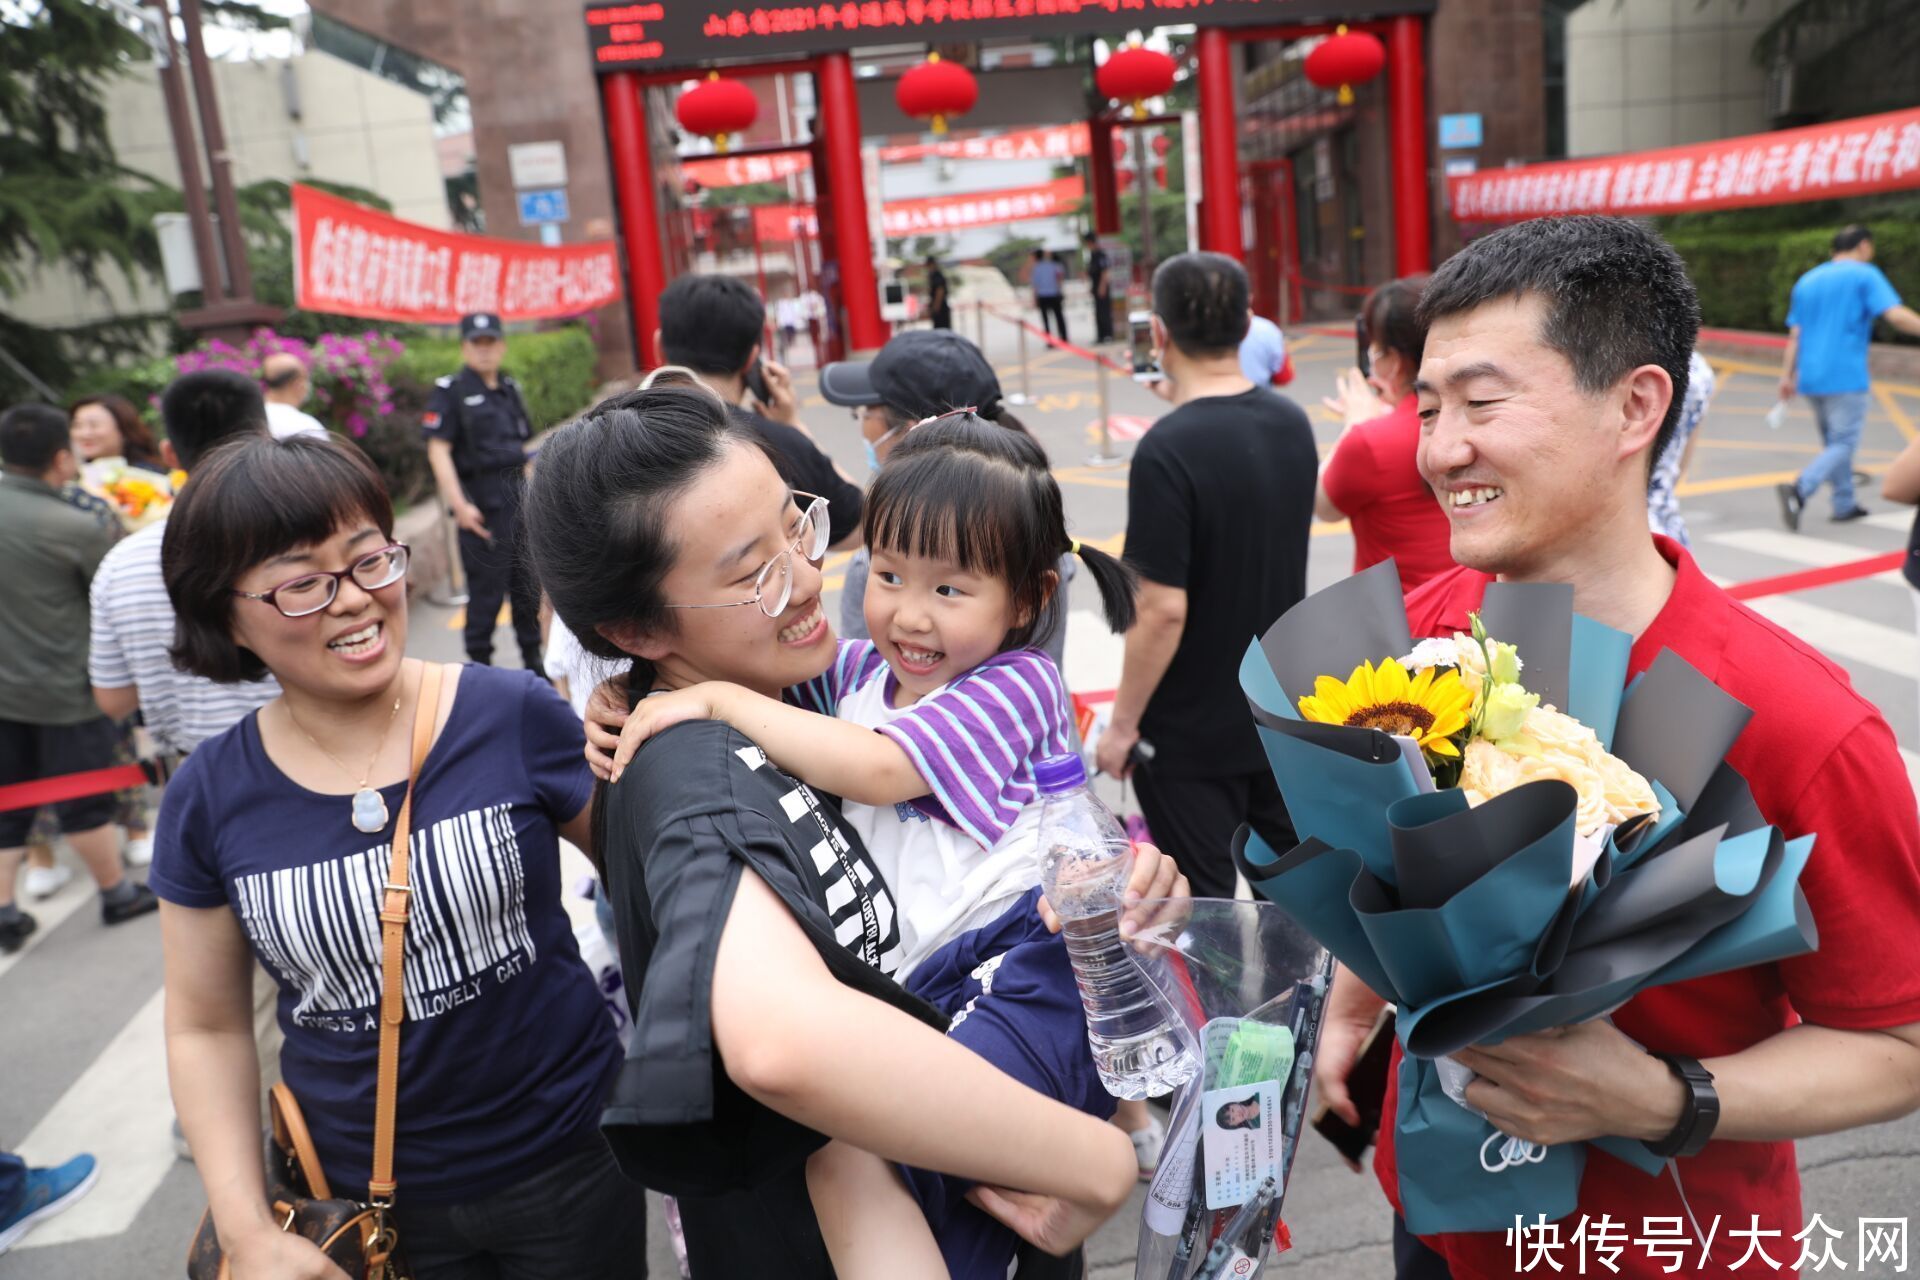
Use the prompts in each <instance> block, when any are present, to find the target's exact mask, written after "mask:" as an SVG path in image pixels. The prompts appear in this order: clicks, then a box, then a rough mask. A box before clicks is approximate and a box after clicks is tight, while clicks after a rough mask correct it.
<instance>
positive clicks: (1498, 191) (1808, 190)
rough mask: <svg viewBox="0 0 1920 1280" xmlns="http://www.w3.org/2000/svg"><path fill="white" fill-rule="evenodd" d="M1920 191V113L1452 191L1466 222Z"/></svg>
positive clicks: (1486, 181) (1492, 180)
mask: <svg viewBox="0 0 1920 1280" xmlns="http://www.w3.org/2000/svg"><path fill="white" fill-rule="evenodd" d="M1909 187H1920V108H1914V109H1911V110H1906V111H1889V112H1887V113H1886V114H1884V115H1877V116H1861V117H1859V118H1857V119H1853V120H1836V121H1833V122H1831V123H1828V124H1816V125H1808V126H1807V127H1805V128H1803V129H1783V130H1780V131H1779V132H1777V133H1757V134H1750V135H1748V136H1746V137H1742V138H1727V139H1724V140H1722V141H1720V142H1703V143H1699V144H1697V145H1694V146H1686V147H1667V148H1664V149H1662V150H1659V151H1639V152H1634V153H1631V154H1628V155H1618V156H1609V157H1606V158H1605V159H1595V160H1568V161H1561V162H1556V163H1553V164H1530V165H1524V166H1521V167H1519V168H1514V169H1488V170H1485V171H1484V172H1481V173H1470V174H1466V175H1464V176H1461V177H1455V178H1450V179H1448V181H1447V196H1448V200H1449V203H1450V204H1451V206H1452V209H1453V216H1454V217H1455V218H1456V219H1458V220H1459V221H1461V222H1518V221H1520V220H1522V219H1525V218H1539V217H1548V216H1552V215H1554V214H1568V213H1616V214H1630V215H1631V214H1654V213H1698V212H1701V211H1704V210H1708V209H1738V208H1741V207H1743V206H1747V205H1762V204H1794V203H1796V202H1799V201H1804V200H1834V199H1838V198H1840V197H1842V196H1861V195H1870V194H1873V193H1875V192H1881V191H1899V190H1904V189H1906V188H1909Z"/></svg>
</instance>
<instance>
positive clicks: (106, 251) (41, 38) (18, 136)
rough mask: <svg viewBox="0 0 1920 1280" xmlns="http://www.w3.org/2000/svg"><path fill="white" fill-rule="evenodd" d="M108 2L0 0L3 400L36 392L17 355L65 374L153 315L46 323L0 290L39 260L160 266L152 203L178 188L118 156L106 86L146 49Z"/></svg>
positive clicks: (62, 377)
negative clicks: (22, 312)
mask: <svg viewBox="0 0 1920 1280" xmlns="http://www.w3.org/2000/svg"><path fill="white" fill-rule="evenodd" d="M145 51H146V50H145V46H144V45H143V44H142V43H141V41H140V39H139V37H138V36H136V35H134V34H133V33H132V32H131V31H129V30H128V29H127V28H126V27H124V26H122V25H121V24H120V22H119V20H118V19H117V18H115V17H114V16H113V14H112V13H111V12H109V11H108V10H106V9H104V8H100V7H96V6H94V5H92V4H87V3H84V2H83V0H0V350H5V351H6V352H7V353H8V354H9V355H11V356H12V358H13V361H12V362H9V361H5V360H0V402H8V401H14V400H19V399H22V398H24V397H26V396H28V395H32V394H35V393H36V388H35V387H34V385H33V383H32V382H31V381H29V380H28V379H27V378H26V377H24V376H22V374H21V373H20V372H19V370H17V369H16V368H14V367H13V362H17V363H18V364H19V365H21V366H24V367H25V368H26V369H28V370H31V371H32V373H33V375H34V376H35V377H37V378H38V379H39V380H40V381H41V382H44V383H49V384H51V385H53V386H54V387H59V386H61V385H63V384H64V383H65V382H66V381H67V380H68V379H70V378H71V377H72V375H73V374H74V372H75V370H76V368H77V367H78V366H79V365H80V364H81V363H82V362H84V361H86V360H88V359H96V358H100V357H102V356H107V355H112V354H115V353H124V352H127V351H131V350H135V349H137V348H138V342H139V338H140V334H141V331H142V330H144V328H145V323H146V321H147V320H150V319H151V317H145V318H136V317H127V318H124V319H120V320H115V321H111V322H108V323H105V324H96V325H89V326H85V327H84V328H81V329H70V330H64V331H63V330H50V329H46V328H43V327H40V326H37V325H32V324H29V323H27V322H26V321H25V320H23V319H21V318H20V317H19V316H17V315H15V314H13V313H12V311H11V310H10V309H8V308H7V306H6V300H7V299H8V298H10V297H12V296H14V295H15V294H17V293H18V292H19V291H20V290H21V289H22V288H23V287H24V286H25V285H26V284H27V282H28V280H29V278H30V277H31V276H32V275H33V274H34V273H35V272H36V271H37V270H38V269H39V268H40V267H41V266H42V265H44V264H48V263H62V264H65V265H66V266H67V267H69V268H71V269H72V270H73V271H74V272H76V273H77V274H78V275H79V277H80V278H81V279H82V280H83V281H84V282H85V283H86V284H87V285H88V286H89V287H91V288H96V289H97V288H101V287H102V286H103V284H104V281H105V277H106V273H108V272H110V271H118V272H120V273H122V274H124V275H126V276H128V277H129V278H132V277H136V276H138V275H140V274H143V273H145V274H151V273H154V272H157V271H158V270H159V266H160V248H159V243H158V241H157V240H156V239H155V237H154V233H153V215H154V214H156V213H159V212H162V211H163V210H167V209H172V208H177V207H179V203H180V199H179V195H178V193H177V192H174V191H172V190H171V189H169V188H168V187H166V186H164V185H162V184H161V183H158V182H155V181H154V180H153V179H152V178H149V177H147V176H146V175H145V174H141V173H136V172H134V171H133V170H131V169H128V168H126V167H125V166H123V165H121V164H120V162H119V160H118V159H117V158H116V157H115V156H114V152H113V146H112V144H111V143H110V142H109V141H108V139H107V121H106V112H105V110H104V108H103V107H102V105H101V96H102V93H103V91H104V89H105V87H106V84H107V82H108V80H109V79H110V78H111V77H113V76H115V75H118V74H119V73H120V71H121V69H122V68H123V67H124V66H125V64H126V63H127V61H128V60H130V59H131V58H134V57H136V56H140V55H143V54H144V53H145Z"/></svg>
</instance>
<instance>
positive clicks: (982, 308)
mask: <svg viewBox="0 0 1920 1280" xmlns="http://www.w3.org/2000/svg"><path fill="white" fill-rule="evenodd" d="M973 345H974V346H976V347H978V348H980V354H981V355H985V354H986V353H987V304H986V303H984V302H976V303H974V304H973Z"/></svg>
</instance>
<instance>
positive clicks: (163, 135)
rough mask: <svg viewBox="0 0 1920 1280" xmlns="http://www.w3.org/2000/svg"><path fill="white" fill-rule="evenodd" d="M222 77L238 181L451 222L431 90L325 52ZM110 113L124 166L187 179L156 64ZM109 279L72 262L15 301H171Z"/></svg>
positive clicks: (114, 101)
mask: <svg viewBox="0 0 1920 1280" xmlns="http://www.w3.org/2000/svg"><path fill="white" fill-rule="evenodd" d="M213 75H214V87H215V91H216V92H217V93H218V95H219V98H220V121H221V125H222V127H223V128H224V129H225V130H226V134H227V144H228V150H229V152H230V153H231V155H232V157H233V180H234V185H236V186H241V187H244V186H246V185H247V184H249V183H253V182H260V181H263V180H265V179H269V178H277V179H280V180H281V181H285V182H298V181H301V180H303V179H307V178H320V179H323V180H326V181H330V182H345V183H351V184H353V185H355V186H359V187H365V188H366V189H368V190H369V191H376V192H378V193H379V194H380V195H382V196H384V197H385V198H386V199H387V200H389V201H391V202H392V204H393V211H394V214H395V215H396V216H398V217H401V218H406V219H408V220H409V221H412V222H420V223H424V224H426V225H428V226H432V227H442V228H445V227H450V226H451V225H452V220H451V219H450V218H449V217H448V215H447V201H446V194H445V188H444V186H443V184H442V181H441V177H440V164H439V159H438V156H437V154H436V152H435V150H434V138H433V108H432V105H431V104H430V103H429V102H428V101H427V99H426V98H425V97H423V96H421V95H420V94H418V93H414V92H413V91H412V90H409V89H405V88H402V87H401V86H399V85H397V84H394V83H393V82H391V81H389V80H383V79H381V78H380V77H379V76H376V75H374V74H372V73H371V72H368V71H363V70H361V69H360V68H359V67H356V66H354V65H352V64H351V63H347V62H343V61H341V60H340V59H338V58H335V57H332V56H331V55H329V54H324V53H314V52H309V53H304V54H301V55H299V56H297V57H294V58H292V59H273V60H266V61H260V62H215V63H214V64H213ZM296 110H297V112H298V115H297V117H296V115H295V114H293V112H294V111H296ZM106 112H107V133H108V136H109V137H110V138H111V139H112V141H113V146H114V150H115V152H116V153H117V154H118V155H119V158H120V163H121V164H123V165H125V166H127V167H128V168H129V169H133V170H136V171H138V172H141V173H146V174H150V175H152V176H153V177H154V178H156V179H158V180H159V181H161V182H164V183H166V184H167V185H168V186H174V187H177V186H178V185H179V184H180V170H179V166H178V164H177V162H176V160H175V156H174V149H173V138H172V135H171V134H170V132H169V131H168V127H167V113H166V102H165V99H164V97H163V96H162V95H161V92H160V82H159V76H158V73H157V72H156V71H155V70H154V68H153V67H152V66H151V65H145V66H136V67H134V68H132V69H131V70H129V72H128V73H127V74H126V75H125V76H122V77H120V78H118V79H116V80H114V81H113V82H112V83H111V84H110V85H109V87H108V89H107V94H106ZM195 128H196V131H197V129H198V117H197V116H196V118H195ZM303 148H304V155H303ZM102 284H103V286H104V287H103V288H102V289H101V290H99V291H90V290H88V289H87V288H86V287H85V286H84V285H83V284H82V283H81V281H80V279H79V278H78V276H76V275H75V274H74V273H73V272H72V271H70V270H67V269H66V268H64V267H52V268H49V269H46V270H43V271H41V272H40V273H38V275H37V277H35V278H34V279H33V280H31V281H30V282H29V284H28V286H27V287H26V289H24V290H23V291H22V292H21V293H20V294H18V295H16V296H14V297H11V298H9V299H8V300H7V308H8V310H9V311H11V312H13V313H14V314H15V315H18V316H20V317H21V318H22V319H26V320H29V321H31V322H33V323H36V324H48V325H73V324H81V323H86V322H88V321H93V320H100V319H103V318H106V317H109V316H114V315H128V314H138V313H141V312H153V311H160V310H164V309H165V308H166V307H167V305H168V299H167V297H166V294H165V291H164V290H163V289H162V288H161V286H160V285H159V284H158V283H156V282H149V281H144V280H143V281H141V282H140V283H138V284H130V283H129V282H128V281H126V280H125V279H123V278H122V277H121V276H120V274H119V272H118V271H117V270H116V269H113V268H109V269H108V270H107V271H106V272H105V276H104V279H103V281H102Z"/></svg>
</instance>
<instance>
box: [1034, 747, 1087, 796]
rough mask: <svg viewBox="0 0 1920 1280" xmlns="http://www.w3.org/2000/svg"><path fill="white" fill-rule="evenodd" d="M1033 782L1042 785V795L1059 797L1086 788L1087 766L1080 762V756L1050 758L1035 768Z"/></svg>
mask: <svg viewBox="0 0 1920 1280" xmlns="http://www.w3.org/2000/svg"><path fill="white" fill-rule="evenodd" d="M1033 780H1034V781H1035V782H1037V783H1038V784H1039V785H1040V794H1041V795H1043V796H1057V795H1059V794H1060V793H1061V792H1062V791H1071V790H1073V789H1074V788H1075V787H1083V786H1085V785H1086V784H1087V766H1086V765H1084V764H1082V763H1081V762H1080V757H1079V756H1048V757H1047V758H1046V759H1045V760H1042V761H1041V762H1040V763H1039V764H1037V765H1035V766H1034V767H1033Z"/></svg>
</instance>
